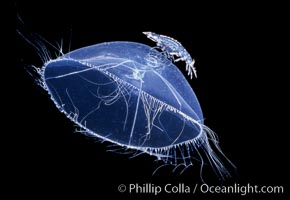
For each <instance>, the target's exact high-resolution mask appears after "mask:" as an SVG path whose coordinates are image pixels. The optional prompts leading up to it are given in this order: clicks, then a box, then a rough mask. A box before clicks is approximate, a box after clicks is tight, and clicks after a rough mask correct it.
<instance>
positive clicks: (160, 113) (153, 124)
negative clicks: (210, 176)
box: [35, 41, 230, 179]
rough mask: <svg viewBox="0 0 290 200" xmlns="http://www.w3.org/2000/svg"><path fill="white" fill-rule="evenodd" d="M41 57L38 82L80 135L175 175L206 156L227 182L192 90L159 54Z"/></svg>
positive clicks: (119, 51)
mask: <svg viewBox="0 0 290 200" xmlns="http://www.w3.org/2000/svg"><path fill="white" fill-rule="evenodd" d="M41 48H42V51H44V50H43V46H41ZM41 48H40V49H41ZM44 52H45V51H44ZM43 55H46V53H44V54H43ZM42 58H44V60H45V62H44V65H43V66H42V67H41V68H36V67H35V69H36V71H37V73H38V74H39V79H38V83H39V84H40V85H41V86H42V87H43V88H44V89H45V90H46V91H47V92H48V94H49V96H50V98H51V100H52V101H53V102H54V104H55V105H56V107H57V108H58V110H59V111H60V112H62V113H64V114H65V116H66V117H67V118H69V119H70V120H71V121H72V122H74V123H75V124H77V126H78V127H79V130H80V132H82V133H85V134H87V135H90V136H93V137H96V138H99V139H100V140H102V141H108V142H110V143H113V144H115V145H117V146H120V147H122V148H124V149H130V150H134V151H135V152H136V153H135V155H139V154H143V153H145V154H149V155H151V156H155V157H156V158H157V160H161V161H163V163H164V164H163V165H161V166H167V165H169V166H173V167H174V169H177V168H179V167H180V166H183V167H184V169H186V168H188V167H189V166H191V165H193V162H194V160H195V159H198V160H200V162H201V168H202V166H203V164H204V160H205V158H206V160H207V161H208V162H209V163H210V165H211V166H212V168H213V169H214V171H215V173H216V174H217V176H218V177H219V178H221V179H225V178H226V177H228V176H230V173H229V171H228V170H227V169H226V167H225V166H224V164H223V161H222V159H220V156H223V153H222V152H221V149H220V147H219V145H218V139H217V137H216V135H215V133H214V132H213V131H212V130H211V129H209V128H208V127H207V126H206V125H204V117H203V113H202V110H201V107H200V104H199V102H198V99H197V97H196V95H195V93H194V91H193V89H192V88H191V86H190V85H189V83H188V81H187V80H186V77H185V76H184V75H183V74H182V72H181V71H180V70H179V69H178V67H177V66H176V65H175V64H174V62H173V61H172V59H170V58H168V57H167V56H166V54H164V53H163V52H161V51H160V50H158V49H156V48H153V47H151V46H147V45H145V44H141V43H137V42H127V41H117V42H105V43H100V44H96V45H92V46H87V47H83V48H80V49H77V50H74V51H71V52H69V53H66V54H62V55H61V56H59V57H57V58H56V59H47V58H46V57H45V56H42ZM214 150H215V151H218V154H219V156H218V155H217V153H215V151H214ZM226 160H227V159H226ZM201 171H202V170H201Z"/></svg>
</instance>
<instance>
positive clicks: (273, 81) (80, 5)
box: [3, 1, 289, 199]
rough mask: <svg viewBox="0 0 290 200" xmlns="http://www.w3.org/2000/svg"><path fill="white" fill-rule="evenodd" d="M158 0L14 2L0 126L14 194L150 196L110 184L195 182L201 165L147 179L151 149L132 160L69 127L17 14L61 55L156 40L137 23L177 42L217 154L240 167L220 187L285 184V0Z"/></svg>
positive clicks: (176, 196) (210, 179) (209, 176)
mask: <svg viewBox="0 0 290 200" xmlns="http://www.w3.org/2000/svg"><path fill="white" fill-rule="evenodd" d="M155 4H156V2H155V3H154V2H148V1H135V2H133V3H127V2H124V1H119V2H118V3H117V2H112V1H107V2H103V1H98V2H97V1H94V2H93V3H88V2H83V1H80V2H75V3H73V2H66V3H60V2H53V1H48V2H33V3H32V2H31V3H28V2H26V3H22V2H18V1H15V2H11V3H10V4H9V6H10V9H11V13H12V15H9V17H10V16H11V23H9V24H10V25H11V26H8V27H12V29H11V31H12V34H11V36H13V37H12V44H13V45H14V46H13V51H11V52H13V54H12V55H13V58H12V59H13V60H14V61H15V62H14V63H15V64H14V65H13V66H11V65H9V66H5V68H8V70H9V72H8V73H9V78H10V82H9V84H7V85H5V88H6V89H7V88H8V90H7V94H8V95H7V96H8V97H9V98H8V101H9V102H8V105H9V106H7V107H8V108H9V114H8V115H7V116H8V117H7V123H6V122H5V123H6V124H5V126H6V127H9V131H5V132H4V131H3V134H5V135H8V136H9V140H8V141H9V143H7V144H9V145H8V146H9V147H7V148H5V154H6V155H7V158H8V162H7V163H8V166H9V171H8V173H7V174H6V175H8V176H9V178H8V181H9V183H7V185H9V186H10V188H12V189H13V190H14V191H18V192H15V193H16V194H17V193H19V194H20V195H24V194H28V195H37V196H39V195H40V197H41V196H43V197H46V196H52V197H60V196H71V195H73V196H75V197H76V195H80V197H79V198H78V199H84V196H91V199H109V198H110V199H112V198H117V199H136V198H137V199H146V198H153V197H155V196H154V195H152V194H147V195H146V194H128V193H127V192H125V193H119V192H118V190H117V187H118V185H119V184H126V185H128V184H130V183H138V184H140V185H141V184H144V183H152V184H155V185H164V184H166V183H173V184H177V183H185V184H186V185H190V186H192V185H194V184H195V183H200V181H199V179H198V173H196V172H197V170H198V168H195V167H193V168H190V169H188V170H187V171H185V173H183V174H181V175H180V174H179V173H173V172H171V169H164V170H161V171H160V172H159V173H158V174H157V175H154V176H152V172H153V171H154V169H156V168H157V166H158V164H156V163H154V158H153V157H150V156H149V155H142V156H139V157H136V158H133V159H129V157H130V156H128V155H120V154H117V153H111V152H107V150H109V149H110V148H109V147H108V145H109V144H108V143H100V142H97V141H96V140H95V139H92V138H88V137H86V136H84V135H81V134H79V133H75V128H76V127H75V126H74V125H73V123H72V122H70V121H69V120H68V119H67V118H66V117H65V116H64V115H63V114H62V113H60V112H59V111H58V110H57V108H56V107H55V106H54V104H53V102H52V101H51V100H50V99H49V97H48V95H47V94H46V93H45V91H43V90H42V88H40V87H38V86H37V85H36V84H34V81H33V79H32V78H31V77H30V76H29V75H28V73H27V72H26V71H25V67H27V66H29V65H31V64H33V65H36V66H41V65H42V64H43V63H42V62H41V60H40V59H39V57H38V56H37V54H36V52H35V50H34V48H33V47H32V46H30V45H29V44H27V43H26V42H25V41H24V40H23V38H21V37H20V36H19V35H18V34H17V33H16V31H15V30H16V29H20V26H21V25H20V24H19V23H18V22H17V21H18V20H17V15H19V16H20V17H21V18H22V20H23V22H24V25H25V28H26V29H27V30H29V31H30V32H35V33H38V34H39V35H41V36H42V37H43V38H45V39H46V40H47V41H49V42H51V43H52V44H56V43H57V42H60V41H61V39H63V40H64V43H63V44H64V45H63V47H64V48H63V49H64V52H68V48H69V46H70V48H71V50H74V49H77V48H80V47H83V46H88V45H92V44H96V43H100V42H105V41H135V42H140V43H145V44H148V45H153V43H152V42H151V41H149V40H148V39H146V37H145V36H144V35H143V34H142V31H153V32H156V33H160V34H164V35H168V36H171V37H173V38H175V39H177V40H179V41H180V42H181V43H182V44H183V45H184V46H185V48H186V49H187V50H188V51H189V52H190V54H191V55H192V57H193V58H195V60H196V67H197V71H198V79H194V80H191V81H190V83H191V85H192V87H193V89H194V91H195V92H196V95H197V97H198V98H199V101H200V104H201V106H202V109H203V112H204V116H205V118H206V121H205V123H206V125H208V126H209V127H211V128H212V129H213V130H214V131H215V132H216V133H217V134H218V136H219V138H220V145H221V147H222V149H223V151H224V153H225V154H226V155H227V156H228V157H229V158H230V160H231V161H232V162H233V163H234V164H235V165H236V167H237V172H236V174H235V173H233V177H232V178H231V179H230V180H228V181H227V182H226V183H227V184H233V183H238V184H240V185H245V184H247V183H250V184H252V185H259V186H263V185H272V186H273V185H282V186H284V190H285V192H286V193H287V192H288V191H287V190H288V189H289V187H288V186H287V184H288V178H289V173H288V170H289V167H288V166H289V165H288V164H287V163H286V162H288V158H289V155H288V153H287V152H288V151H289V150H288V145H287V144H288V139H287V138H286V137H287V135H288V134H289V128H288V120H289V116H288V115H287V114H288V113H287V112H288V111H289V109H288V107H286V102H287V100H286V94H287V93H289V87H286V75H287V74H286V73H285V69H286V68H287V67H289V64H288V63H286V62H284V61H283V59H285V55H286V53H284V52H285V50H284V46H286V45H285V40H284V36H285V35H286V33H285V31H286V24H285V21H283V20H284V19H285V13H284V12H283V9H282V8H283V6H282V5H281V6H278V5H270V4H269V5H265V4H259V5H253V4H247V5H245V4H210V3H208V4H205V5H198V4H192V5H190V4H189V3H186V2H182V1H178V2H175V3H174V4H173V3H169V2H167V3H166V2H163V4H161V5H162V6H157V5H155ZM9 21H10V19H9ZM29 31H28V32H29ZM69 44H70V45H69ZM10 55H11V54H10ZM288 57H289V55H288ZM179 66H183V65H182V64H181V65H179ZM181 70H183V68H182V67H181ZM183 72H184V71H183ZM4 78H5V77H4ZM11 80H13V81H11ZM188 80H189V79H188ZM5 141H6V140H5ZM204 178H205V180H206V181H207V182H208V183H209V184H217V183H218V182H217V181H216V177H215V176H214V174H212V173H211V170H210V169H205V172H204ZM13 193H14V192H13ZM286 196H287V194H282V195H281V194H280V195H278V194H254V195H246V196H244V197H242V196H240V195H238V194H236V195H221V194H215V195H213V194H211V195H210V194H194V195H193V194H165V193H164V192H163V193H162V194H161V195H159V196H157V198H158V199H239V198H241V199H286V198H287V197H286Z"/></svg>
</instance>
